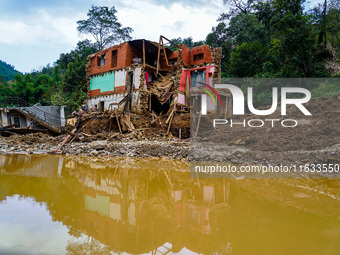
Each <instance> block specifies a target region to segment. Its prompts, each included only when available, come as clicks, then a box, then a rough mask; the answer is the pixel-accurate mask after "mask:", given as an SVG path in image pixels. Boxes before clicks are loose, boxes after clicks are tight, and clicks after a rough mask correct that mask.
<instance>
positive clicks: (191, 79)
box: [86, 36, 221, 114]
mask: <svg viewBox="0 0 340 255" xmlns="http://www.w3.org/2000/svg"><path fill="white" fill-rule="evenodd" d="M165 42H166V43H165ZM220 62H221V48H213V47H211V46H208V45H201V46H197V47H194V48H192V49H190V48H188V47H187V46H186V45H184V44H179V45H178V44H176V43H174V42H172V41H170V40H168V39H167V38H165V37H164V36H160V40H159V42H158V43H156V42H152V41H149V40H144V39H140V40H133V41H128V42H124V43H121V44H119V45H115V46H112V47H110V48H108V49H104V50H101V51H98V52H96V53H95V54H92V55H90V56H89V57H88V64H87V66H86V74H87V85H88V97H87V106H88V109H89V110H93V111H101V112H104V111H107V110H108V111H112V110H118V111H120V112H123V113H125V112H128V113H135V114H143V113H146V112H154V113H156V114H165V113H167V112H169V110H171V111H181V112H187V111H189V108H190V107H189V104H190V93H189V89H190V87H195V86H197V85H198V84H200V83H206V84H211V83H212V79H213V78H218V77H220Z"/></svg>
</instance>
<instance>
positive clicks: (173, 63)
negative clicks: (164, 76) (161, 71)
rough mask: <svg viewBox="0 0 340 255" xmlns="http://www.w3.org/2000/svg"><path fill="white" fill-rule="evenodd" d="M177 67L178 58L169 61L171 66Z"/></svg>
mask: <svg viewBox="0 0 340 255" xmlns="http://www.w3.org/2000/svg"><path fill="white" fill-rule="evenodd" d="M176 65H177V58H172V59H169V66H176Z"/></svg>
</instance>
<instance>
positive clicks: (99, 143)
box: [90, 140, 107, 146]
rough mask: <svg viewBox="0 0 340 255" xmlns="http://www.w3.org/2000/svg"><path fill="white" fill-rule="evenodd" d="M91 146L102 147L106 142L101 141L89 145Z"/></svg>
mask: <svg viewBox="0 0 340 255" xmlns="http://www.w3.org/2000/svg"><path fill="white" fill-rule="evenodd" d="M90 145H91V146H99V145H101V146H103V145H105V146H106V145H107V141H106V140H102V141H94V142H92V143H90Z"/></svg>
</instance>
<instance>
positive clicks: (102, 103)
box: [99, 101, 105, 112]
mask: <svg viewBox="0 0 340 255" xmlns="http://www.w3.org/2000/svg"><path fill="white" fill-rule="evenodd" d="M104 106H105V102H104V101H100V102H99V111H100V112H103V111H104V109H105V107H104Z"/></svg>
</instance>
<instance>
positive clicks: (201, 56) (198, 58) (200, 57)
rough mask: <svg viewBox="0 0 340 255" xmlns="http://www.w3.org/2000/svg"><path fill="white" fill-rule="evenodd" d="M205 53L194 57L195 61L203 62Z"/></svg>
mask: <svg viewBox="0 0 340 255" xmlns="http://www.w3.org/2000/svg"><path fill="white" fill-rule="evenodd" d="M203 57H204V55H203V53H200V54H196V55H194V61H199V60H203Z"/></svg>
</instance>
